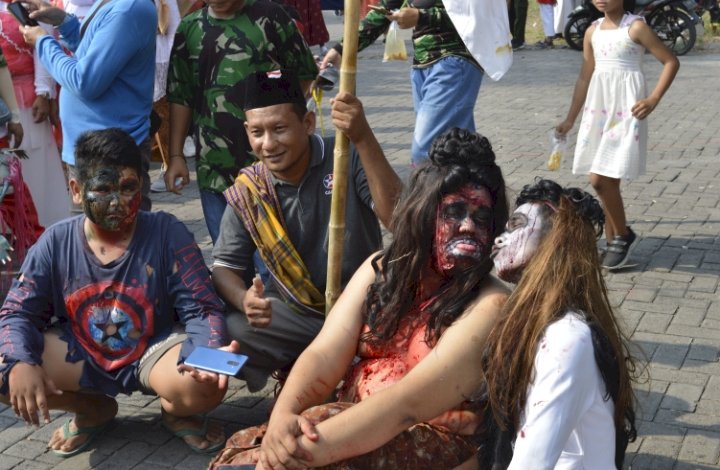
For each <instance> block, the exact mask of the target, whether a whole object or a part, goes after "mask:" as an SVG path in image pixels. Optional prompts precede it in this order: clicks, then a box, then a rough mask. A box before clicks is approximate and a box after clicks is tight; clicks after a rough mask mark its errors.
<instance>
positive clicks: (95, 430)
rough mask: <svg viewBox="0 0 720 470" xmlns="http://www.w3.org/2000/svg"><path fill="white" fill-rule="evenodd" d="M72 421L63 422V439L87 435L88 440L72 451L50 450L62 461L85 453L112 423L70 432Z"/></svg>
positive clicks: (79, 428)
mask: <svg viewBox="0 0 720 470" xmlns="http://www.w3.org/2000/svg"><path fill="white" fill-rule="evenodd" d="M72 420H73V418H70V419H68V420H67V421H65V424H63V427H62V433H63V438H64V439H68V438H70V437H73V436H79V435H80V434H87V435H88V438H87V439H86V440H85V442H83V443H82V444H80V445H79V446H77V447H76V448H74V449H73V450H69V451H64V450H59V449H53V450H52V452H53V454H55V455H57V456H58V457H62V458H64V459H66V458H68V457H72V456H73V455H77V454H79V453H80V452H83V451H85V450H86V449H87V448H88V446H90V444H92V442H93V441H94V440H95V438H96V437H97V436H98V434H100V433H101V432H103V431H104V430H105V429H106V428H107V427H108V426H109V425H110V423H111V422H112V420H110V421H108V422H107V423H103V424H99V425H97V426H87V427H84V428H81V427H78V428H77V429H76V430H74V431H71V430H70V423H71V422H72Z"/></svg>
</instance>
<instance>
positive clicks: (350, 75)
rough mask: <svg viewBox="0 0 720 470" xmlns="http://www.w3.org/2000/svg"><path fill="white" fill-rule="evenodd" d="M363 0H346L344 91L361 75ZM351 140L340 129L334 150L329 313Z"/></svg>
mask: <svg viewBox="0 0 720 470" xmlns="http://www.w3.org/2000/svg"><path fill="white" fill-rule="evenodd" d="M359 21H360V0H345V26H344V31H343V55H342V62H341V65H340V92H343V91H346V92H349V93H352V94H355V77H356V75H357V49H358V23H359ZM349 154H350V141H349V140H348V138H347V136H346V135H345V134H343V133H342V132H336V137H335V150H334V151H333V189H332V200H331V203H330V225H329V228H328V232H329V238H328V268H327V284H326V288H325V314H326V315H327V314H328V313H329V312H330V309H332V307H333V305H334V304H335V301H336V300H337V298H338V297H339V296H340V290H341V288H342V286H341V275H342V258H343V245H344V241H345V201H346V200H347V179H348V159H349Z"/></svg>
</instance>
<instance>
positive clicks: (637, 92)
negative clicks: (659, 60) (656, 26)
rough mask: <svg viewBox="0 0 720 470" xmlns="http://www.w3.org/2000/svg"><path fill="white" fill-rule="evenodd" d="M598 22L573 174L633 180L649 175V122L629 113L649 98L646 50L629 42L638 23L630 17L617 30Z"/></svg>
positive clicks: (625, 18)
mask: <svg viewBox="0 0 720 470" xmlns="http://www.w3.org/2000/svg"><path fill="white" fill-rule="evenodd" d="M603 20H604V18H601V19H599V20H598V21H596V25H597V26H596V28H595V32H594V33H593V35H592V38H591V41H592V47H593V55H594V57H595V71H594V72H593V75H592V78H591V79H590V85H589V87H588V92H587V97H586V98H585V107H584V109H583V116H582V120H581V122H580V129H579V130H578V138H577V145H576V146H575V159H574V161H573V174H586V173H595V174H598V175H603V176H607V177H610V178H620V179H633V178H637V177H638V176H640V175H642V174H643V173H645V160H646V153H647V118H646V119H644V120H638V119H635V118H634V117H633V115H632V113H631V112H630V110H631V109H632V107H633V105H634V104H635V103H637V101H638V100H640V99H642V98H645V97H647V90H646V86H645V76H644V74H643V70H642V60H643V55H644V53H645V48H644V47H643V46H641V45H640V44H637V43H635V42H634V41H633V40H632V39H630V36H629V33H628V30H629V27H630V24H631V23H632V22H633V21H636V20H639V21H644V20H643V18H641V17H639V16H636V15H630V14H625V16H624V17H623V19H622V20H621V22H620V27H619V28H617V29H608V30H603V29H601V25H602V22H603Z"/></svg>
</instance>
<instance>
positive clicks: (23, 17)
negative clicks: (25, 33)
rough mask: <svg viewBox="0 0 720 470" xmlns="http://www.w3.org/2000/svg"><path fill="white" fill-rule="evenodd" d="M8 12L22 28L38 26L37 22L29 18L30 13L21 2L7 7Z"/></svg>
mask: <svg viewBox="0 0 720 470" xmlns="http://www.w3.org/2000/svg"><path fill="white" fill-rule="evenodd" d="M7 9H8V11H9V12H10V13H11V14H12V15H13V16H14V17H15V19H16V20H17V21H18V23H20V24H21V25H23V26H38V22H37V21H35V20H34V19H32V18H30V12H29V11H28V10H27V8H25V7H24V6H23V4H22V3H21V2H13V3H10V4H9V5H8V6H7Z"/></svg>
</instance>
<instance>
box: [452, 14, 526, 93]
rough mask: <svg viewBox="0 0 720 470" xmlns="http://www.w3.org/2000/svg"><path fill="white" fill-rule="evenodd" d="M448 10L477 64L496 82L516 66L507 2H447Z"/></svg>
mask: <svg viewBox="0 0 720 470" xmlns="http://www.w3.org/2000/svg"><path fill="white" fill-rule="evenodd" d="M443 4H444V5H445V10H446V11H447V13H448V16H449V17H450V19H451V20H452V22H453V25H454V26H455V29H457V32H458V33H459V34H460V38H462V40H463V42H464V43H465V46H466V47H467V48H468V50H469V51H470V53H471V54H472V56H473V57H474V58H475V60H477V61H478V63H479V64H480V66H481V67H482V68H483V69H484V70H485V73H486V74H487V76H489V77H490V78H492V79H493V80H500V79H501V78H502V76H503V75H505V72H507V71H508V69H510V66H511V65H512V46H511V45H510V24H509V22H508V10H507V2H506V0H443Z"/></svg>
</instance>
